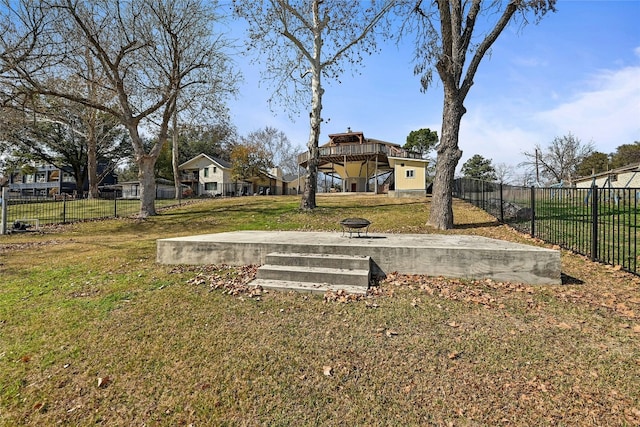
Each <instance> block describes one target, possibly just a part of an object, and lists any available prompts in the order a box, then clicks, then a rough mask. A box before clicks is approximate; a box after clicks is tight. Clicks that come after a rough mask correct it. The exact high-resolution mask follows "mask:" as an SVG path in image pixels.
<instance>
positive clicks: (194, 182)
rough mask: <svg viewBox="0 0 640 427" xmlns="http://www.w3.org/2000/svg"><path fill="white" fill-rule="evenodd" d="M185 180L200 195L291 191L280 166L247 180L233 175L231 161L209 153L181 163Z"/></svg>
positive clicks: (182, 180)
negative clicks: (237, 178)
mask: <svg viewBox="0 0 640 427" xmlns="http://www.w3.org/2000/svg"><path fill="white" fill-rule="evenodd" d="M178 167H179V169H180V173H181V182H182V183H183V184H186V185H188V186H189V187H190V188H191V191H192V193H193V195H196V196H205V195H208V196H213V197H217V196H242V195H245V196H246V195H252V194H261V195H266V194H271V195H282V194H286V193H287V188H286V187H287V186H286V183H285V182H284V179H283V176H282V172H281V171H280V170H279V169H278V168H273V169H271V170H269V171H264V172H262V173H260V174H258V176H255V177H251V178H248V179H246V180H236V179H234V178H233V174H232V171H231V164H230V163H229V162H226V161H224V160H222V159H218V158H216V157H211V156H208V155H206V154H198V155H197V156H195V157H194V158H192V159H190V160H188V161H186V162H184V163H183V164H181V165H180V166H178Z"/></svg>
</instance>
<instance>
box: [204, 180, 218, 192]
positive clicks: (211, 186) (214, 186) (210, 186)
mask: <svg viewBox="0 0 640 427" xmlns="http://www.w3.org/2000/svg"><path fill="white" fill-rule="evenodd" d="M204 189H205V191H218V183H217V182H205V183H204Z"/></svg>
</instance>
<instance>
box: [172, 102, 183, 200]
mask: <svg viewBox="0 0 640 427" xmlns="http://www.w3.org/2000/svg"><path fill="white" fill-rule="evenodd" d="M171 142H172V147H173V149H172V150H171V165H172V166H173V183H174V186H175V189H176V194H175V199H176V200H180V199H181V198H182V182H181V180H180V168H179V167H178V166H179V164H178V113H173V136H172V139H171Z"/></svg>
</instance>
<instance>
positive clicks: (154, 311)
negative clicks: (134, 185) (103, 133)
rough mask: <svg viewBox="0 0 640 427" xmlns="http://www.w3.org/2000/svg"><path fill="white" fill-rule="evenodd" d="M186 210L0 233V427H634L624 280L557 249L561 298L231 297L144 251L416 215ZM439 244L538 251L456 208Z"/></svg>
mask: <svg viewBox="0 0 640 427" xmlns="http://www.w3.org/2000/svg"><path fill="white" fill-rule="evenodd" d="M298 204H299V199H298V198H297V197H282V196H281V197H268V196H267V197H244V198H232V199H218V200H205V201H198V202H194V203H193V204H189V205H183V206H181V207H179V208H172V209H168V210H164V211H162V212H161V213H160V215H158V216H155V217H152V218H149V219H147V220H144V221H140V220H135V219H116V220H106V221H96V222H86V223H78V224H72V225H66V226H60V227H50V228H46V230H45V232H44V233H43V234H36V233H25V234H14V235H9V236H0V425H2V426H15V425H33V426H44V425H73V426H85V425H87V426H88V425H108V426H130V425H167V426H180V425H184V426H189V425H193V426H209V425H233V426H236V425H240V426H245V425H246V426H254V425H291V426H300V425H345V426H354V425H434V426H440V425H442V426H479V425H487V426H493V425H509V426H512V425H520V426H531V425H554V426H555V425H567V426H574V425H594V426H608V425H616V426H617V425H622V426H624V425H629V426H632V425H640V392H639V390H640V321H639V320H638V317H639V316H640V278H638V277H635V276H632V275H629V274H626V273H624V272H622V271H619V270H617V269H616V268H613V267H607V266H603V265H599V264H594V263H591V262H589V261H588V260H587V259H585V258H583V257H580V256H576V255H572V254H570V253H567V252H565V253H563V255H562V264H563V274H564V277H563V282H564V283H563V285H559V286H530V285H526V284H521V283H501V282H494V281H489V280H479V281H464V280H447V279H445V278H435V277H424V276H403V275H397V274H389V276H388V277H387V279H386V280H385V281H384V282H382V283H381V284H380V286H379V287H377V288H376V289H375V291H374V292H371V293H370V295H368V296H367V297H366V298H361V299H350V298H340V297H336V296H334V295H327V296H325V297H323V296H321V295H305V294H294V293H279V292H268V293H267V292H255V291H253V292H250V291H247V290H246V289H245V287H243V283H244V282H245V281H246V280H248V278H249V277H251V276H252V274H254V272H255V266H245V267H242V268H229V267H226V266H206V267H189V266H165V265H157V264H156V263H155V250H156V244H155V242H156V239H158V238H165V237H175V236H181V235H191V234H202V233H212V232H222V231H232V230H242V229H258V230H284V229H286V230H301V231H302V230H336V231H337V230H338V229H339V225H338V221H339V220H340V219H342V218H345V217H348V216H363V217H366V218H368V219H370V220H371V221H372V222H373V224H372V226H371V228H370V232H372V233H375V232H397V233H432V232H435V231H434V230H432V229H430V228H428V227H426V226H425V222H426V219H427V218H428V212H429V199H389V198H386V197H384V196H350V197H346V196H323V195H320V196H319V197H318V204H319V205H320V207H319V208H318V209H317V210H315V211H314V212H313V213H302V212H300V211H298ZM454 211H455V217H456V228H455V229H454V230H452V231H450V232H449V233H462V234H477V235H483V236H487V237H493V238H500V239H506V240H511V241H516V242H521V243H528V244H535V245H541V243H540V242H537V241H534V240H532V239H529V238H527V236H525V235H521V234H518V233H516V232H514V231H513V230H511V229H510V228H508V227H506V226H503V225H499V224H498V223H497V222H496V221H495V220H494V219H493V218H492V217H490V216H488V215H487V214H485V213H483V212H482V211H480V210H479V209H477V208H474V207H472V206H470V205H468V204H466V203H463V202H456V203H455V205H454Z"/></svg>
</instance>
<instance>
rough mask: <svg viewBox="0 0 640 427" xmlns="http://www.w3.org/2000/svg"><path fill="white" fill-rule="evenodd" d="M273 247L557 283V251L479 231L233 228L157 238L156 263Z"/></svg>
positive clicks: (259, 253)
mask: <svg viewBox="0 0 640 427" xmlns="http://www.w3.org/2000/svg"><path fill="white" fill-rule="evenodd" d="M272 252H294V253H314V254H336V255H361V256H370V257H371V260H372V274H373V275H384V274H386V273H390V272H394V271H397V272H399V273H405V274H425V275H430V276H444V277H450V278H466V279H482V278H490V279H493V280H496V281H511V282H519V283H528V284H560V283H561V278H560V252H559V251H556V250H550V249H544V248H539V247H536V246H529V245H522V244H517V243H511V242H505V241H501V240H495V239H488V238H485V237H479V236H464V235H439V234H375V235H369V236H368V237H362V238H357V237H353V238H349V237H348V236H342V234H341V233H340V232H295V231H273V232H268V231H237V232H228V233H218V234H205V235H198V236H187V237H177V238H170V239H160V240H158V242H157V262H158V263H161V264H191V265H198V264H217V265H221V264H228V265H245V264H259V265H262V264H264V263H265V259H266V256H267V254H269V253H272Z"/></svg>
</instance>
